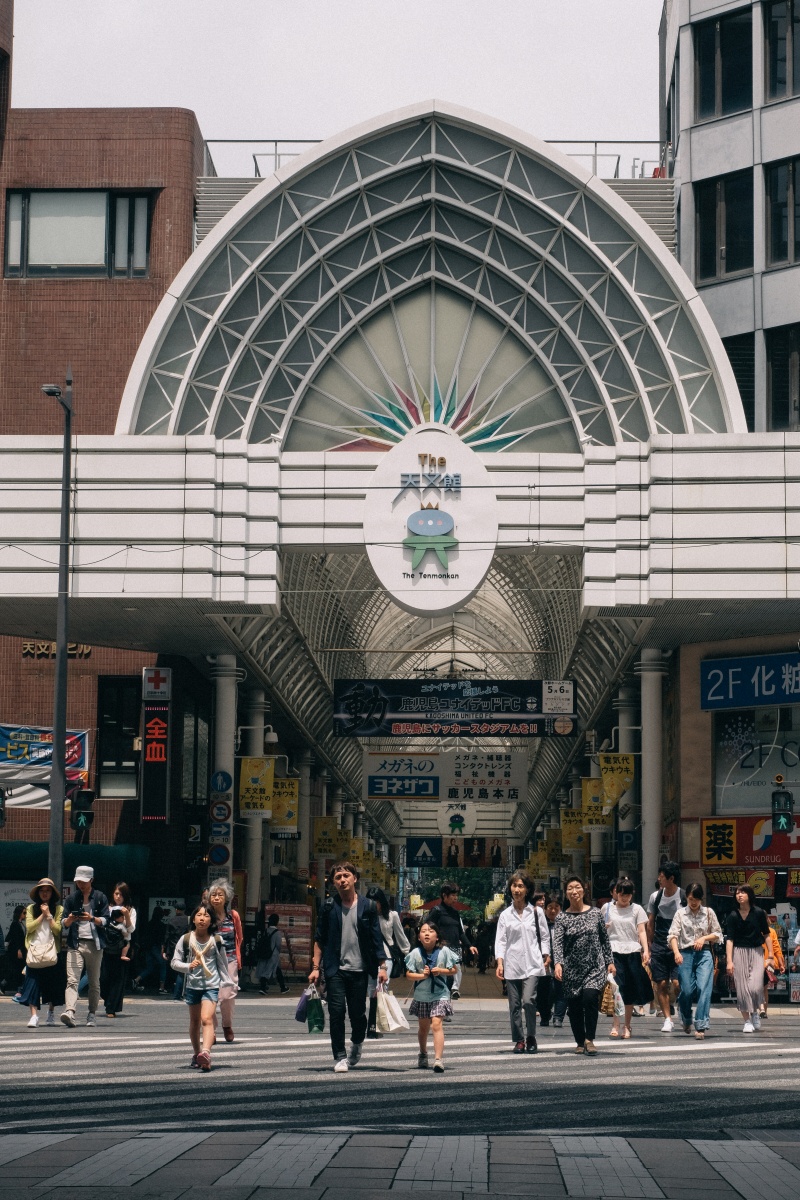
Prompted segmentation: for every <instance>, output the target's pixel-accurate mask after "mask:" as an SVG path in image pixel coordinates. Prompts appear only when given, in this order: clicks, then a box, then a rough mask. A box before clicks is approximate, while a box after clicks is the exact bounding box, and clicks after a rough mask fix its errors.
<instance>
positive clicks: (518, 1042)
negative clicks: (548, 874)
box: [494, 871, 550, 1054]
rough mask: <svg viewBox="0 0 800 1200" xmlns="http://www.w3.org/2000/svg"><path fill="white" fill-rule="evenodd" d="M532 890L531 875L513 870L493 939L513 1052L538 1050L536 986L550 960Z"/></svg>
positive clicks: (544, 922)
mask: <svg viewBox="0 0 800 1200" xmlns="http://www.w3.org/2000/svg"><path fill="white" fill-rule="evenodd" d="M533 893H534V885H533V880H532V879H531V878H530V876H528V875H526V874H525V872H524V871H515V872H514V874H513V875H512V876H511V878H510V879H509V881H508V889H507V892H506V896H510V898H511V904H510V905H509V907H508V908H506V909H504V910H503V912H501V914H500V918H499V920H498V922H497V935H496V937H495V943H494V955H495V959H496V960H497V970H496V975H497V978H498V979H504V980H505V984H506V989H507V991H508V1008H509V1014H510V1016H511V1036H512V1038H513V1040H514V1053H515V1054H524V1053H525V1052H526V1051H527V1052H528V1054H535V1053H536V1051H537V1048H538V1047H537V1045H536V988H537V985H538V983H539V980H540V979H541V978H542V976H543V975H544V974H545V973H546V971H547V964H548V963H549V962H550V929H549V926H548V924H547V917H546V916H545V914H544V910H543V909H541V908H539V907H538V906H535V905H534V904H533V903H532V902H531V901H532V897H533ZM523 1013H524V1024H523ZM526 1028H527V1031H528V1036H527V1038H526V1037H525V1029H526Z"/></svg>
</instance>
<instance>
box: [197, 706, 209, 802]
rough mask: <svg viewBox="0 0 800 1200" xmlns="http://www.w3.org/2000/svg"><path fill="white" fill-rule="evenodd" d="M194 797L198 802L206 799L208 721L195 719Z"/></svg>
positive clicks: (203, 718)
mask: <svg viewBox="0 0 800 1200" xmlns="http://www.w3.org/2000/svg"><path fill="white" fill-rule="evenodd" d="M195 795H196V797H197V799H198V800H207V799H208V721H207V720H206V719H205V717H201V716H198V718H197V777H196V782H195Z"/></svg>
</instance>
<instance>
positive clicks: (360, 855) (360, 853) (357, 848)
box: [347, 837, 364, 871]
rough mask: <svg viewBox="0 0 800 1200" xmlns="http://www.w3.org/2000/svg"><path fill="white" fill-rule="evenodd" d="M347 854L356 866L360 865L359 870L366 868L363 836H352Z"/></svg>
mask: <svg viewBox="0 0 800 1200" xmlns="http://www.w3.org/2000/svg"><path fill="white" fill-rule="evenodd" d="M347 856H348V858H349V859H350V862H351V863H352V864H353V866H354V867H358V869H359V871H363V870H364V843H363V842H362V840H361V838H354V837H351V838H350V846H349V847H348V851H347Z"/></svg>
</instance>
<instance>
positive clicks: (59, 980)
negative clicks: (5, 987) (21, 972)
mask: <svg viewBox="0 0 800 1200" xmlns="http://www.w3.org/2000/svg"><path fill="white" fill-rule="evenodd" d="M64 985H65V975H64V964H63V961H62V960H61V958H59V961H58V962H57V963H56V964H55V966H53V967H36V968H35V969H34V968H33V967H26V968H25V980H24V986H23V988H22V995H21V996H20V999H19V1002H20V1004H23V1005H28V1004H30V1005H33V1007H34V1008H41V1006H42V1004H48V1005H49V1004H52V1005H53V1007H54V1008H60V1007H61V1005H62V1004H63V1003H64Z"/></svg>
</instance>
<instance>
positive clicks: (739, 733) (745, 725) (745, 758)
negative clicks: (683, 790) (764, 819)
mask: <svg viewBox="0 0 800 1200" xmlns="http://www.w3.org/2000/svg"><path fill="white" fill-rule="evenodd" d="M776 775H782V776H783V777H784V781H785V783H784V786H785V787H786V788H788V789H789V791H792V790H793V789H797V791H798V794H800V705H798V706H796V707H793V708H774V707H773V708H749V709H744V710H742V711H740V712H735V713H716V714H715V715H714V784H715V811H716V812H717V813H731V814H734V813H757V812H768V811H770V808H771V803H770V797H771V793H772V789H773V788H774V786H775V784H774V782H773V780H774V778H775V776H776Z"/></svg>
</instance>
